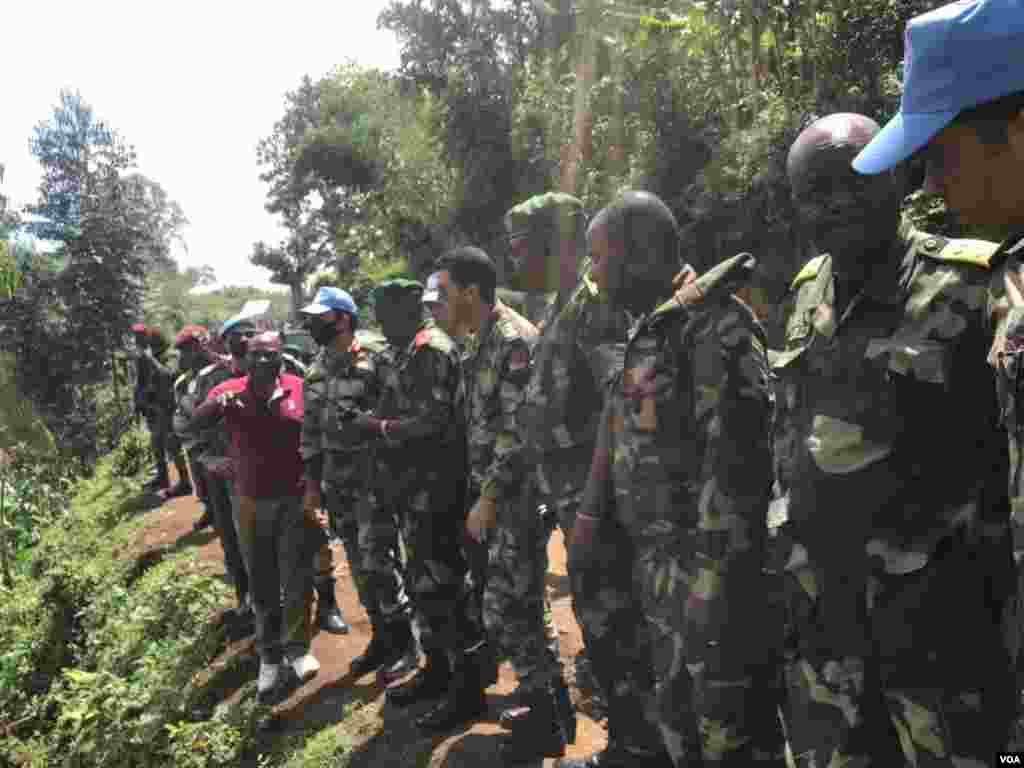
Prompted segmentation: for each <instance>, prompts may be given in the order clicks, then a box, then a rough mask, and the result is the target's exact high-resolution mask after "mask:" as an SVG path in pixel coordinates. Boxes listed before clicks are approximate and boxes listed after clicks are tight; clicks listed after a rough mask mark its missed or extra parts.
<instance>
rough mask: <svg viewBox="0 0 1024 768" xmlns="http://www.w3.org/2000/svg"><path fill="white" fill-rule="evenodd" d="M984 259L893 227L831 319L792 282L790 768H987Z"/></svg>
mask: <svg viewBox="0 0 1024 768" xmlns="http://www.w3.org/2000/svg"><path fill="white" fill-rule="evenodd" d="M992 250H993V246H992V245H991V244H988V243H984V242H981V241H955V240H953V241H947V240H945V239H943V238H939V237H933V236H929V235H927V234H924V233H922V232H918V231H915V230H914V228H913V227H912V226H911V225H910V224H909V223H908V222H904V223H903V225H902V226H901V227H900V231H899V237H898V238H897V241H896V243H895V245H894V247H893V252H892V258H891V261H890V262H889V266H888V268H884V267H883V268H878V269H876V271H875V273H874V274H873V276H872V277H871V279H870V280H869V282H868V283H867V285H866V286H865V287H864V289H863V290H862V291H861V293H860V294H858V295H857V296H855V297H853V298H852V299H851V300H850V302H849V304H848V306H847V307H846V308H845V310H844V311H843V312H842V314H841V315H840V314H839V313H838V312H836V310H835V308H834V304H835V285H834V281H833V274H832V263H831V259H830V258H829V257H828V256H821V257H818V258H817V259H815V260H813V261H812V262H811V263H809V264H808V265H807V266H806V267H805V268H804V269H803V271H802V272H801V273H800V274H799V275H798V277H797V279H796V281H795V282H794V287H795V289H796V290H797V291H798V293H797V298H796V304H795V309H794V311H793V314H792V316H791V317H790V319H789V322H788V324H787V328H786V348H785V350H784V351H783V352H782V353H781V354H778V355H776V356H774V358H773V367H774V369H775V370H776V371H777V373H778V375H779V376H780V377H783V378H784V379H785V381H786V382H787V388H788V390H789V391H790V393H791V397H792V401H793V409H792V410H793V413H792V417H791V420H790V421H791V424H792V427H793V429H794V430H795V431H796V438H795V439H793V440H792V441H791V445H792V448H793V452H792V457H791V458H790V460H789V463H790V465H791V466H789V467H788V470H787V474H788V476H789V482H790V491H789V496H790V498H789V508H788V514H789V522H788V523H786V525H785V527H784V533H783V535H782V537H781V540H780V544H781V545H782V546H780V551H779V552H778V553H777V554H778V555H779V556H780V558H779V562H780V563H783V564H784V569H783V570H784V574H785V581H786V589H787V603H788V624H789V626H788V637H787V645H786V648H787V653H788V659H787V671H786V675H787V687H788V689H789V700H788V702H787V706H786V712H785V714H786V718H787V730H788V736H789V740H790V744H791V747H792V749H793V752H794V754H795V756H796V763H797V765H798V766H821V765H840V764H841V765H856V766H867V765H877V766H890V765H900V764H902V763H903V761H904V760H905V761H907V762H909V763H910V764H912V765H918V766H924V765H928V766H954V765H955V766H980V765H987V764H988V762H987V761H988V760H990V759H991V755H992V752H993V751H994V750H997V749H999V748H1001V746H1002V744H1004V743H1005V736H1006V733H1007V729H1008V725H1009V720H1010V719H1012V713H1013V709H1014V690H1013V684H1012V679H1011V675H1010V660H1009V654H1008V652H1007V649H1006V646H1005V643H1004V641H1003V638H1002V637H1001V634H1000V622H1001V621H1002V619H1003V618H1004V610H1003V608H1004V604H1005V602H1006V598H1007V597H1008V595H1009V594H1010V593H1011V592H1012V582H1013V577H1012V559H1011V552H1010V550H1009V541H1008V537H1007V536H1006V535H1005V534H1006V532H1007V521H1008V517H1009V505H1008V499H1007V473H1008V451H1007V438H1006V434H1005V432H1004V430H1003V429H1002V427H1001V426H1000V423H999V410H998V405H997V401H996V397H995V395H994V390H993V385H994V380H993V375H992V371H991V370H990V369H989V368H988V367H987V366H986V365H985V364H984V362H983V358H984V356H985V354H986V351H987V350H988V349H989V345H990V341H991V338H992V326H991V321H990V320H989V316H988V313H987V312H986V295H987V287H988V284H989V280H990V273H989V271H988V269H987V260H988V257H989V256H990V255H991V253H992Z"/></svg>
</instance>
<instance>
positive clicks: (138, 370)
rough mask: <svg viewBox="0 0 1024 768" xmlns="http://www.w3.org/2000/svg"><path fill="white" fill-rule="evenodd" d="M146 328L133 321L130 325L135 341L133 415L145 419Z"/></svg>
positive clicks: (147, 338) (147, 340)
mask: <svg viewBox="0 0 1024 768" xmlns="http://www.w3.org/2000/svg"><path fill="white" fill-rule="evenodd" d="M147 330H148V329H147V328H146V326H145V324H144V323H135V324H134V325H132V338H133V340H134V341H135V349H134V355H133V356H134V358H135V390H134V392H133V396H132V404H133V406H134V415H135V416H137V417H139V418H140V419H142V420H143V421H145V420H146V400H145V395H146V387H147V377H148V375H149V365H148V363H147V361H146V356H145V354H144V352H145V351H146V347H148V346H149V336H148V335H147Z"/></svg>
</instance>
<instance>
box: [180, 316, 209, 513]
mask: <svg viewBox="0 0 1024 768" xmlns="http://www.w3.org/2000/svg"><path fill="white" fill-rule="evenodd" d="M209 341H210V334H209V332H208V331H207V330H206V328H204V327H203V326H201V325H186V326H185V327H184V328H182V329H181V332H180V333H179V334H178V336H177V338H176V339H175V340H174V348H175V349H176V350H177V351H178V371H179V373H178V377H177V378H176V379H175V380H174V416H173V419H172V428H173V430H174V435H175V437H176V439H177V440H178V441H179V442H180V444H181V446H182V448H183V449H184V450H185V452H186V455H187V456H188V460H189V469H190V472H191V475H192V478H193V479H194V480H195V484H196V496H197V497H198V498H199V501H200V503H201V504H202V505H203V514H202V515H201V516H200V518H199V519H198V520H197V521H196V522H195V523H193V524H192V530H193V531H197V532H198V531H201V530H203V529H204V528H208V527H210V526H211V525H213V511H212V510H211V509H210V496H209V489H208V487H207V483H206V471H205V470H204V469H203V467H202V465H201V464H199V461H198V456H199V453H200V452H201V450H202V446H201V445H200V444H199V443H197V442H196V441H195V440H193V439H192V438H191V437H190V436H189V435H188V434H187V433H186V432H185V429H184V428H185V426H186V425H187V424H188V419H189V416H190V415H191V409H192V408H194V407H195V405H196V403H195V393H196V389H197V387H198V381H197V378H198V375H199V371H200V370H201V369H203V368H205V367H206V366H207V365H209V363H210V362H211V361H210V357H209V355H208V354H207V352H206V349H207V348H208V346H209Z"/></svg>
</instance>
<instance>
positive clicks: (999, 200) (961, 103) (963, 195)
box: [853, 0, 1024, 718]
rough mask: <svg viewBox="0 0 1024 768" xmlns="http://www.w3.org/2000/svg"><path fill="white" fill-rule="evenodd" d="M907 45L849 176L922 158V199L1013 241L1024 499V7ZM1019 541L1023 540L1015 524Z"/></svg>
mask: <svg viewBox="0 0 1024 768" xmlns="http://www.w3.org/2000/svg"><path fill="white" fill-rule="evenodd" d="M906 40H907V47H906V60H905V78H904V83H903V89H904V90H903V98H902V100H901V102H900V112H899V114H898V115H897V116H896V117H894V118H893V120H892V121H891V122H890V123H889V124H888V125H886V127H885V128H884V129H883V130H882V132H881V133H880V134H879V135H878V136H877V137H876V138H875V139H874V140H872V142H871V143H870V144H869V145H868V146H867V147H866V148H864V149H863V150H862V151H861V153H860V154H859V155H858V156H857V158H856V159H855V160H854V163H853V167H854V169H855V170H857V171H858V172H860V173H867V174H875V173H880V172H883V171H886V170H888V169H890V168H892V167H893V166H895V165H897V164H898V163H901V162H902V161H904V160H906V159H907V158H908V157H911V156H913V155H914V154H915V153H916V154H917V155H918V156H919V157H921V158H922V159H923V160H924V164H925V190H926V191H929V192H932V193H936V194H940V195H942V197H943V198H944V199H945V201H946V205H947V206H948V207H949V208H950V209H951V210H952V211H954V212H955V213H956V214H957V215H958V216H959V217H960V218H961V219H962V220H963V221H964V222H965V223H967V224H971V225H977V226H980V227H984V228H986V230H991V231H1000V232H1004V233H1005V234H1007V235H1008V237H1006V239H1004V240H1003V242H1002V244H1001V245H1000V246H999V248H998V250H997V251H996V252H995V253H994V254H993V255H992V256H991V257H990V259H989V264H990V268H991V270H992V276H991V281H990V289H989V296H988V313H989V318H988V319H989V329H990V331H991V332H992V335H993V342H992V346H991V349H990V350H989V354H988V358H987V359H988V363H989V364H990V365H991V366H993V367H994V369H995V371H996V376H997V383H998V387H999V389H998V393H999V399H1000V411H1001V416H1002V422H1003V425H1004V426H1005V427H1007V428H1008V429H1009V431H1010V435H1011V440H1012V443H1013V446H1014V450H1013V451H1012V454H1014V455H1015V456H1016V463H1015V466H1014V472H1013V484H1012V493H1013V494H1014V495H1016V496H1018V497H1019V496H1020V495H1021V494H1022V489H1021V485H1020V483H1021V470H1020V468H1021V462H1022V457H1024V453H1022V452H1021V447H1022V437H1024V419H1022V418H1021V416H1020V413H1021V407H1022V406H1024V398H1022V391H1024V390H1022V388H1021V385H1020V382H1021V380H1022V365H1021V360H1022V354H1021V353H1022V350H1024V343H1022V342H1024V324H1022V322H1021V320H1022V318H1024V291H1022V289H1021V286H1022V284H1024V280H1022V275H1024V267H1022V263H1024V262H1022V253H1024V234H1022V233H1024V197H1022V193H1021V185H1020V178H1021V172H1022V170H1024V150H1022V149H1021V145H1022V139H1021V137H1022V136H1024V114H1022V113H1024V61H1022V59H1021V52H1022V51H1024V6H1022V4H1021V2H1020V0H983V1H982V2H977V3H971V4H962V3H961V4H953V5H947V6H943V7H942V8H939V9H937V10H935V11H933V12H932V13H929V14H924V15H922V16H919V17H917V18H915V19H913V20H912V21H911V22H910V23H909V24H908V26H907V30H906ZM948 434H950V435H952V434H953V433H951V432H949V433H948ZM986 522H988V523H990V524H991V525H992V527H991V529H990V533H989V538H990V540H991V542H992V543H993V546H994V548H995V554H994V555H993V556H992V558H991V559H992V560H993V561H994V564H996V565H997V567H1002V566H1003V564H1005V563H1006V562H1007V558H1006V552H1005V548H1006V547H1005V545H1004V544H1003V538H1004V531H1003V530H1002V526H1003V520H1002V519H1001V517H1000V516H999V515H993V516H991V517H988V518H987V519H986ZM1016 534H1017V535H1018V537H1019V536H1020V534H1021V526H1020V522H1019V521H1017V529H1016ZM1020 541H1021V539H1020V538H1018V541H1017V546H1018V547H1019V546H1020ZM1004 586H1005V591H1006V592H1011V599H1010V600H1008V601H1007V605H1006V607H1005V608H1004V611H1003V616H1004V625H1005V629H1006V631H1007V635H1008V643H1007V644H1008V646H1009V649H1010V651H1011V654H1012V653H1016V657H1017V664H1018V669H1019V668H1020V661H1021V654H1020V653H1019V648H1018V644H1019V642H1020V637H1021V629H1020V626H1019V624H1018V623H1017V622H1019V621H1020V613H1021V611H1020V605H1019V601H1020V594H1019V590H1017V591H1016V594H1015V595H1013V594H1012V593H1013V590H1011V589H1010V587H1009V585H1008V584H1004ZM1014 604H1016V609H1015V611H1016V614H1017V615H1016V617H1015V616H1014V609H1013V606H1014ZM1018 674H1019V673H1018ZM1018 687H1019V684H1018ZM1003 718H1005V713H1003Z"/></svg>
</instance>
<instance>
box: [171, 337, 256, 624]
mask: <svg viewBox="0 0 1024 768" xmlns="http://www.w3.org/2000/svg"><path fill="white" fill-rule="evenodd" d="M198 330H199V327H197V326H188V327H187V328H185V329H184V330H183V331H182V332H181V334H179V336H178V340H177V347H178V349H179V351H180V355H181V364H182V367H190V368H191V369H192V370H193V371H194V372H195V373H194V375H193V376H192V377H191V378H190V379H189V382H188V384H187V386H186V388H185V392H184V394H183V396H182V397H181V398H180V399H179V400H178V408H177V410H176V411H175V420H174V430H175V432H177V433H178V434H179V435H181V436H182V438H183V439H190V440H191V445H190V447H189V455H190V457H191V458H192V468H193V474H194V475H195V476H196V477H197V478H199V477H203V478H204V483H205V485H206V493H207V503H208V508H207V509H208V512H209V514H210V516H211V518H212V523H213V528H214V530H215V531H216V532H217V536H218V537H219V538H220V544H221V548H222V549H223V550H224V569H225V571H226V572H227V574H228V578H229V579H230V580H231V583H232V584H233V585H234V587H235V595H236V596H237V598H238V605H237V607H236V608H235V610H234V616H235V618H236V619H238V620H240V621H241V622H245V621H246V620H248V619H249V618H251V615H252V613H251V610H252V609H251V607H250V604H249V578H248V576H247V574H246V571H245V563H244V562H243V560H242V553H241V551H240V550H239V548H238V533H237V530H236V528H235V522H234V517H233V512H232V503H231V496H232V490H231V480H230V477H232V476H233V475H231V474H229V473H227V472H225V467H224V463H225V461H226V458H225V457H226V456H227V453H228V443H227V440H228V436H227V434H226V431H225V430H224V429H223V427H214V428H211V429H207V430H204V431H201V432H198V433H192V432H189V430H188V424H189V422H190V421H191V419H192V416H193V415H194V414H195V409H196V408H198V407H199V406H200V405H201V404H202V403H204V402H206V398H207V396H208V395H209V394H210V391H211V390H213V389H214V388H215V387H217V386H219V385H220V384H223V383H224V382H225V381H228V380H229V379H233V378H237V377H238V376H239V375H240V372H239V371H235V370H233V369H232V368H231V366H230V365H229V364H228V363H226V362H225V361H224V360H221V359H219V358H218V357H217V355H215V354H214V353H213V352H212V350H211V341H210V337H209V334H208V333H205V331H204V332H203V333H198V332H197V331H198Z"/></svg>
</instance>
